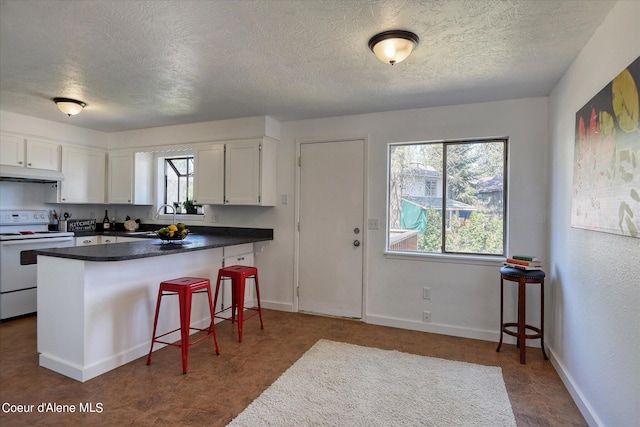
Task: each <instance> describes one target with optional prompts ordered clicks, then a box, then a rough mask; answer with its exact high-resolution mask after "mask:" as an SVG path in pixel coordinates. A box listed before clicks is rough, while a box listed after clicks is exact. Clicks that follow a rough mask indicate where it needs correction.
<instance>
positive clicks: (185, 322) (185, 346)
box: [147, 277, 220, 374]
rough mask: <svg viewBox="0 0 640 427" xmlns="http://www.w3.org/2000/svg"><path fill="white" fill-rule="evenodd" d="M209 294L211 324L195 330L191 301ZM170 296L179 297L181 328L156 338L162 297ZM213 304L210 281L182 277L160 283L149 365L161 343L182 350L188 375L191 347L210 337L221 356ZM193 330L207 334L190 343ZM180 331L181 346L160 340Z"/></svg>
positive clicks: (183, 364)
mask: <svg viewBox="0 0 640 427" xmlns="http://www.w3.org/2000/svg"><path fill="white" fill-rule="evenodd" d="M200 292H207V297H208V299H209V312H210V315H211V324H210V325H209V327H208V328H206V329H201V328H193V327H191V301H192V296H193V294H194V293H200ZM168 295H178V299H179V305H180V327H179V328H177V329H174V330H172V331H169V332H167V333H164V334H162V335H158V336H156V329H157V326H158V314H159V313H160V303H161V301H162V297H164V296H168ZM213 316H214V312H213V304H212V301H211V282H210V281H209V279H202V278H199V277H180V278H178V279H171V280H166V281H164V282H162V283H160V288H159V290H158V301H157V303H156V315H155V318H154V320H153V335H152V338H151V349H150V350H149V355H148V356H147V365H149V364H151V353H152V352H153V344H154V343H161V344H166V345H172V346H175V347H181V348H182V373H183V374H186V373H187V362H188V358H189V347H191V346H192V345H194V344H197V343H199V342H200V341H202V340H205V339H207V338H209V337H213V342H214V343H215V347H216V354H220V349H219V348H218V339H217V338H216V330H215V328H214V324H213ZM191 330H195V331H205V332H207V334H206V335H205V336H204V337H200V338H198V339H196V340H195V341H191V342H190V341H189V332H190V331H191ZM176 331H180V338H181V339H180V344H176V343H171V342H167V341H162V340H160V339H159V338H162V337H164V336H166V335H169V334H171V333H173V332H176Z"/></svg>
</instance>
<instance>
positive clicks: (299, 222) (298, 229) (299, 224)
mask: <svg viewBox="0 0 640 427" xmlns="http://www.w3.org/2000/svg"><path fill="white" fill-rule="evenodd" d="M298 231H300V222H298Z"/></svg>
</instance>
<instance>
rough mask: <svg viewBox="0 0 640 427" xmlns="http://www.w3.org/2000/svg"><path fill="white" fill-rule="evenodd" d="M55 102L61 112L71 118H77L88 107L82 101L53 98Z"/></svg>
mask: <svg viewBox="0 0 640 427" xmlns="http://www.w3.org/2000/svg"><path fill="white" fill-rule="evenodd" d="M53 102H55V103H56V105H57V106H58V108H59V109H60V111H62V112H63V113H65V114H66V115H67V116H69V117H71V116H75V115H76V114H78V113H79V112H80V111H82V109H83V108H84V107H85V106H86V105H87V104H85V103H84V102H82V101H77V100H75V99H70V98H53Z"/></svg>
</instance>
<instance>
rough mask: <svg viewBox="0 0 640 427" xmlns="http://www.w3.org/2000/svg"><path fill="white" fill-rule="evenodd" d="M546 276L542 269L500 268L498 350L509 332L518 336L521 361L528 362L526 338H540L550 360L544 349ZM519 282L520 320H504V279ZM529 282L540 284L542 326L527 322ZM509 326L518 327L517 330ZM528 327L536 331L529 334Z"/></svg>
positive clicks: (546, 358) (545, 357) (541, 345)
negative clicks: (527, 287)
mask: <svg viewBox="0 0 640 427" xmlns="http://www.w3.org/2000/svg"><path fill="white" fill-rule="evenodd" d="M544 278H545V273H544V271H542V270H521V269H519V268H513V267H502V268H501V269H500V343H499V344H498V348H497V349H496V351H500V347H501V346H502V337H503V336H504V334H508V335H511V336H514V337H516V338H517V339H518V340H517V346H518V348H519V349H520V363H521V364H526V340H527V339H540V347H541V349H542V355H543V356H544V359H545V360H548V359H549V358H548V357H547V353H546V352H545V351H544ZM505 280H508V281H511V282H517V283H518V321H517V322H507V323H505V322H504V320H503V314H504V281H505ZM529 283H539V284H540V327H539V328H537V327H535V326H531V325H527V323H526V313H525V309H526V295H527V289H526V285H527V284H529ZM509 328H516V330H515V331H513V330H510V329H509ZM527 329H529V330H531V331H533V332H535V333H533V334H527V333H526V331H527Z"/></svg>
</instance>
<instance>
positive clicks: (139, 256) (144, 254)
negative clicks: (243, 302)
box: [37, 227, 273, 382]
mask: <svg viewBox="0 0 640 427" xmlns="http://www.w3.org/2000/svg"><path fill="white" fill-rule="evenodd" d="M204 229H205V228H204V227H203V230H204ZM203 230H198V232H196V233H193V234H190V235H189V236H188V237H187V238H186V239H185V240H184V241H183V242H181V243H162V242H161V241H160V240H159V239H157V238H146V239H144V240H143V239H141V240H140V241H133V242H126V243H115V244H108V245H95V246H81V247H70V248H57V249H47V250H40V251H37V254H38V320H37V325H38V352H39V353H40V359H39V361H40V366H43V367H45V368H48V369H51V370H53V371H55V372H58V373H60V374H62V375H66V376H68V377H70V378H73V379H75V380H77V381H81V382H84V381H87V380H89V379H91V378H94V377H96V376H98V375H101V374H103V373H105V372H108V371H110V370H112V369H115V368H117V367H118V366H121V365H124V364H126V363H129V362H131V361H133V360H135V359H138V358H140V357H142V356H144V355H146V354H147V353H148V351H149V347H150V345H151V334H152V329H153V317H154V314H155V304H156V299H157V295H158V287H159V284H160V282H162V281H163V280H168V279H173V278H177V277H182V276H196V277H205V278H208V279H209V280H211V282H212V287H215V280H216V278H217V273H218V269H219V268H221V267H222V266H223V260H224V259H225V258H226V257H229V256H231V255H238V254H239V253H240V252H242V251H244V252H250V253H251V256H252V255H253V252H254V248H253V244H254V243H257V242H265V241H269V240H273V230H271V229H246V228H213V227H212V228H211V229H210V230H211V231H203ZM141 236H144V234H141ZM219 305H220V302H219ZM218 309H219V308H216V310H218ZM191 313H192V314H191V319H192V321H191V324H192V325H193V326H194V327H199V328H202V327H206V326H207V325H208V324H209V322H210V321H211V320H210V316H209V312H208V306H207V297H206V295H205V294H200V295H196V296H194V300H193V306H192V311H191ZM179 319H180V316H179V309H178V304H177V298H175V299H173V298H169V299H167V302H166V303H165V302H164V301H163V304H162V308H161V313H160V318H159V320H158V331H160V330H164V331H169V330H172V329H175V328H177V325H178V324H179ZM168 339H169V341H178V340H179V339H180V336H179V334H178V333H174V334H172V335H168ZM158 348H160V347H158ZM222 351H224V349H222ZM140 368H141V369H146V368H148V367H146V366H144V363H141V366H140Z"/></svg>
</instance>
